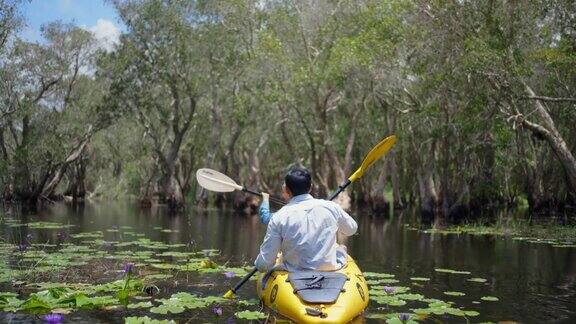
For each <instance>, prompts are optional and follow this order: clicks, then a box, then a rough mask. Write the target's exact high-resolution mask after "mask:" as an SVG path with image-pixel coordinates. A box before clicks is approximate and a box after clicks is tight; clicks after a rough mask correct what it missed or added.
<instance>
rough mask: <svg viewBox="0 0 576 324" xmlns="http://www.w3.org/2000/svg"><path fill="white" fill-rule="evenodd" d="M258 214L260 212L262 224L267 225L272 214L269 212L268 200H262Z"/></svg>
mask: <svg viewBox="0 0 576 324" xmlns="http://www.w3.org/2000/svg"><path fill="white" fill-rule="evenodd" d="M258 214H260V221H261V222H262V224H264V225H268V223H270V219H271V218H272V215H274V214H272V213H271V212H270V202H269V201H268V200H264V201H263V202H262V204H261V205H260V209H259V210H258Z"/></svg>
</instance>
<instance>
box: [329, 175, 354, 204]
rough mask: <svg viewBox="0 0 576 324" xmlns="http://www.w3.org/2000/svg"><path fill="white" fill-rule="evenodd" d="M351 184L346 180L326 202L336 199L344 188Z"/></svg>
mask: <svg viewBox="0 0 576 324" xmlns="http://www.w3.org/2000/svg"><path fill="white" fill-rule="evenodd" d="M351 183H352V181H350V180H346V182H344V183H342V184H341V185H339V186H338V190H336V192H334V193H333V194H332V195H331V196H330V198H328V200H334V198H336V197H337V196H338V195H339V194H340V193H341V192H342V191H344V190H346V187H348V186H349V185H350V184H351Z"/></svg>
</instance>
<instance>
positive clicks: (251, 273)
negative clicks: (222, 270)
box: [232, 267, 258, 293]
mask: <svg viewBox="0 0 576 324" xmlns="http://www.w3.org/2000/svg"><path fill="white" fill-rule="evenodd" d="M257 271H258V268H256V267H254V269H252V271H250V272H248V274H247V275H245V276H244V278H242V280H240V282H239V283H237V284H236V286H234V288H232V292H233V293H236V292H237V291H238V289H240V287H242V285H244V283H245V282H246V281H248V279H250V277H252V276H253V275H254V274H255V273H256V272H257Z"/></svg>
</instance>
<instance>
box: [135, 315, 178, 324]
mask: <svg viewBox="0 0 576 324" xmlns="http://www.w3.org/2000/svg"><path fill="white" fill-rule="evenodd" d="M124 324H176V322H174V321H172V320H157V319H153V318H150V317H148V316H143V317H126V318H124Z"/></svg>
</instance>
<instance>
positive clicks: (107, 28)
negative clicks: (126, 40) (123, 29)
mask: <svg viewBox="0 0 576 324" xmlns="http://www.w3.org/2000/svg"><path fill="white" fill-rule="evenodd" d="M88 30H89V31H91V32H92V33H93V34H94V37H96V40H98V43H99V46H100V47H101V48H103V49H104V50H106V51H108V52H110V51H112V50H113V49H114V46H115V45H116V44H118V42H119V41H120V29H119V28H118V27H116V25H114V23H113V22H111V21H110V20H106V19H98V21H96V25H94V26H92V27H89V28H88Z"/></svg>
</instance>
